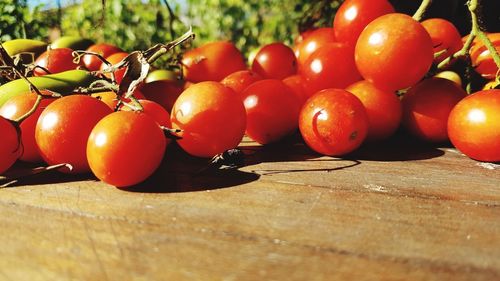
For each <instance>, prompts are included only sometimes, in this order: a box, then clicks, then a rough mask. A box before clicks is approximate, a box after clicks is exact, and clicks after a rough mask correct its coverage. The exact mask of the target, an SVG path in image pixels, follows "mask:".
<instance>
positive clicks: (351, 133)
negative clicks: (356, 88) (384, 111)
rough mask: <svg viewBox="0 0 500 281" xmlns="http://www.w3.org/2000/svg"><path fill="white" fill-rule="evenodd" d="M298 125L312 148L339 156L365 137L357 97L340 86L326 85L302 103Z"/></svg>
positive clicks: (362, 110) (365, 125)
mask: <svg viewBox="0 0 500 281" xmlns="http://www.w3.org/2000/svg"><path fill="white" fill-rule="evenodd" d="M299 129H300V133H301V134H302V138H303V139H304V141H305V142H306V144H307V145H308V146H309V147H310V148H311V149H313V150H314V151H316V152H318V153H321V154H324V155H331V156H341V155H345V154H347V153H350V152H352V151H354V150H355V149H357V148H358V147H359V146H360V145H361V144H362V143H363V141H364V139H365V138H366V134H367V132H368V117H367V115H366V111H365V108H364V106H363V104H362V103H361V101H359V99H358V98H357V97H355V96H354V95H353V94H351V93H349V92H347V91H345V90H341V89H326V90H323V91H320V92H318V93H316V94H314V95H313V96H312V97H310V98H309V99H308V100H307V102H306V103H305V104H304V106H303V107H302V110H301V111H300V116H299Z"/></svg>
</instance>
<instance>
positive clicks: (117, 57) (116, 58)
mask: <svg viewBox="0 0 500 281" xmlns="http://www.w3.org/2000/svg"><path fill="white" fill-rule="evenodd" d="M128 55H129V54H128V53H125V52H118V53H114V54H112V55H110V56H109V57H107V58H106V60H107V61H108V62H109V63H111V64H112V65H115V64H117V63H119V62H121V61H122V60H123V59H124V58H125V57H127V56H128ZM107 67H108V66H107V65H106V64H105V63H103V64H101V70H104V69H106V68H107ZM126 70H127V68H126V67H124V68H121V69H118V70H117V71H115V79H116V83H118V84H120V82H121V81H122V79H123V76H124V75H125V71H126ZM106 76H107V77H111V74H110V73H106Z"/></svg>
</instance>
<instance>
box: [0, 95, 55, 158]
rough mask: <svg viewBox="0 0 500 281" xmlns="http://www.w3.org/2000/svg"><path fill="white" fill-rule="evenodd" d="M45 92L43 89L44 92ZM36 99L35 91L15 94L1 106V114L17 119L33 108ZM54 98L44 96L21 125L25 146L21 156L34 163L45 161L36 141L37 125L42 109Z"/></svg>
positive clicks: (22, 140) (22, 141)
mask: <svg viewBox="0 0 500 281" xmlns="http://www.w3.org/2000/svg"><path fill="white" fill-rule="evenodd" d="M43 92H44V91H43V90H42V93H43ZM36 99H37V95H36V94H35V93H33V92H29V93H26V94H24V95H18V96H14V97H12V98H10V99H9V100H8V101H7V102H5V103H4V104H3V105H2V107H1V108H0V115H1V116H3V117H5V118H7V119H10V120H14V119H17V118H19V117H21V116H23V115H24V114H26V113H28V112H29V111H30V110H31V109H32V108H33V106H34V105H35V102H36ZM54 100H55V99H54V98H43V99H42V100H41V101H40V104H39V105H38V107H37V109H36V110H35V111H34V112H33V113H32V114H31V115H30V116H29V117H28V118H26V119H24V121H22V122H21V124H20V125H19V128H20V129H21V144H22V148H23V149H22V154H21V156H20V157H19V159H20V160H22V161H26V162H32V163H37V162H42V161H43V159H42V156H40V153H39V152H38V146H37V145H36V141H35V127H36V122H37V121H38V117H39V116H40V114H41V113H42V111H43V110H44V109H45V108H46V107H47V106H48V105H49V104H50V103H51V102H53V101H54Z"/></svg>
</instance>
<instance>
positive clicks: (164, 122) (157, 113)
mask: <svg viewBox="0 0 500 281" xmlns="http://www.w3.org/2000/svg"><path fill="white" fill-rule="evenodd" d="M138 102H139V103H140V104H141V105H142V112H144V113H146V114H147V115H149V116H150V117H152V118H153V119H154V120H155V121H156V122H157V123H158V125H160V126H164V127H167V128H170V127H171V124H172V123H171V122H170V114H169V113H168V112H167V110H166V109H165V108H163V106H161V105H160V104H158V103H156V102H154V101H150V100H138ZM120 110H121V111H133V109H132V108H131V107H129V106H126V105H125V106H122V107H120Z"/></svg>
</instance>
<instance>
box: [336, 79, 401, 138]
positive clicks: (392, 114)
mask: <svg viewBox="0 0 500 281" xmlns="http://www.w3.org/2000/svg"><path fill="white" fill-rule="evenodd" d="M345 90H346V91H348V92H350V93H353V94H354V95H355V96H356V97H358V99H359V100H360V101H361V103H363V106H364V107H365V109H366V114H367V115H368V135H367V140H370V141H377V140H383V139H387V138H389V137H390V136H392V135H393V134H394V132H396V130H397V129H398V128H399V125H400V123H401V117H402V111H403V110H402V106H401V101H400V100H399V98H398V96H397V95H396V93H395V92H392V91H384V90H381V89H378V88H377V87H375V86H374V85H373V84H372V83H370V82H368V81H366V80H362V81H359V82H356V83H354V84H352V85H350V86H349V87H347V88H346V89H345Z"/></svg>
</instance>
